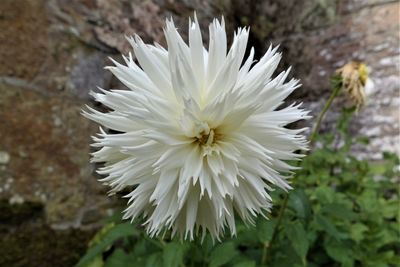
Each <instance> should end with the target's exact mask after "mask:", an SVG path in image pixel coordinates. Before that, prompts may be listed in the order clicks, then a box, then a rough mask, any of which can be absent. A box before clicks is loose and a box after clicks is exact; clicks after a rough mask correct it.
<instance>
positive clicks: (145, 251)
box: [77, 109, 400, 267]
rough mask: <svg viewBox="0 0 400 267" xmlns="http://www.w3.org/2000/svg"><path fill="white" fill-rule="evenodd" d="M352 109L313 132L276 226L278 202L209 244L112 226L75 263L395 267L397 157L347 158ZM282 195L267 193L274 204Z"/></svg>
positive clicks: (399, 248) (90, 266)
mask: <svg viewBox="0 0 400 267" xmlns="http://www.w3.org/2000/svg"><path fill="white" fill-rule="evenodd" d="M352 113H353V109H348V110H344V112H343V114H342V116H341V118H340V119H339V120H338V123H337V127H336V130H335V132H333V133H328V134H325V135H321V136H319V137H318V139H317V141H318V142H317V144H318V146H317V147H318V148H317V149H315V150H314V151H313V152H312V153H311V154H310V155H309V156H307V157H306V158H305V159H304V160H303V161H302V163H301V167H302V168H301V170H299V171H298V172H297V174H296V176H295V178H294V180H293V182H292V184H293V187H294V188H295V189H294V190H292V191H291V192H290V193H289V198H288V202H287V208H286V210H285V212H284V213H283V216H282V217H281V223H280V224H279V225H278V224H277V221H278V217H279V205H278V206H277V207H275V208H274V210H273V212H272V214H271V216H270V217H271V218H270V219H268V220H267V219H264V218H258V219H257V221H256V226H255V227H254V226H245V225H243V224H242V223H241V222H237V224H238V226H237V232H238V234H237V236H236V237H231V238H226V239H225V240H223V242H217V241H216V242H215V243H214V242H213V241H212V240H211V238H210V237H209V236H206V238H205V239H204V241H203V242H201V240H196V241H195V242H188V241H180V240H175V239H174V240H171V239H170V238H168V237H164V239H163V240H161V239H151V238H149V237H148V236H147V235H146V234H145V233H144V231H143V229H141V227H140V226H139V225H136V226H135V225H131V224H129V223H120V224H115V223H112V224H108V225H106V226H105V227H104V229H103V230H102V231H101V232H99V234H98V235H97V236H96V237H95V238H94V240H93V242H92V243H91V245H90V247H89V249H88V251H87V253H86V255H85V256H84V257H83V258H82V259H81V261H80V262H79V263H78V265H77V267H120V266H124V267H129V266H132V267H134V266H151V267H157V266H167V267H174V266H179V267H180V266H212V267H218V266H234V267H255V266H276V267H282V266H284V267H286V266H287V267H291V266H293V267H297V266H298V267H300V266H307V267H314V266H334V267H335V266H343V267H351V266H367V267H368V266H371V267H372V266H374V267H384V266H399V265H398V264H399V262H400V255H399V254H400V239H399V238H400V236H399V235H400V231H399V221H400V213H399V197H398V191H397V190H398V184H397V182H398V180H397V181H396V179H398V177H399V173H398V166H399V159H398V157H397V156H395V155H392V154H388V153H385V154H384V160H383V161H381V162H373V163H370V162H368V161H366V160H358V159H357V158H355V157H354V156H352V155H351V153H350V150H351V148H352V146H353V145H355V144H357V143H362V144H365V143H366V142H368V140H367V139H366V138H354V137H351V136H350V135H349V134H348V125H349V120H350V118H351V115H352ZM284 196H285V193H284V192H282V191H278V190H277V191H275V192H273V196H272V197H273V199H274V201H275V202H274V203H283V201H284V200H283V199H284ZM279 199H282V201H280V200H279ZM277 225H278V226H277ZM276 227H278V228H276ZM167 235H168V233H166V236H167ZM272 239H273V240H272Z"/></svg>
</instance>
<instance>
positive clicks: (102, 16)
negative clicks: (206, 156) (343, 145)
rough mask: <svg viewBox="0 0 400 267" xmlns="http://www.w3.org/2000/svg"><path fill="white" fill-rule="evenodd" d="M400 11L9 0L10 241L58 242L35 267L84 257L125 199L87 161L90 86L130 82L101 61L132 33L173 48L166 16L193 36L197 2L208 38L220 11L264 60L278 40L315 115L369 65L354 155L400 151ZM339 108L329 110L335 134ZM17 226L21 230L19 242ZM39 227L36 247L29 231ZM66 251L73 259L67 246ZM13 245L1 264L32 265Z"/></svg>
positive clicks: (2, 40) (5, 155)
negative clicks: (336, 80)
mask: <svg viewBox="0 0 400 267" xmlns="http://www.w3.org/2000/svg"><path fill="white" fill-rule="evenodd" d="M399 9H400V3H399V2H398V1H391V0H336V1H329V0H308V1H292V0H279V1H278V0H265V1H261V0H220V1H204V0H194V1H189V0H145V1H141V0H46V1H45V0H2V1H0V28H1V31H0V96H1V97H0V140H1V142H0V200H2V201H3V202H1V203H3V204H4V203H6V204H7V205H8V206H7V205H1V207H0V221H1V222H3V221H4V222H7V223H5V224H4V225H1V227H0V228H1V229H0V230H1V231H0V239H2V240H8V241H9V242H14V244H16V246H17V247H19V248H20V247H21V246H22V244H24V245H25V244H26V245H27V247H29V248H32V250H33V248H34V246H33V245H32V244H36V245H38V244H40V245H42V246H43V248H48V247H58V248H59V250H58V249H57V250H56V252H54V254H51V255H53V257H52V259H54V261H51V260H49V257H47V256H45V255H41V256H38V255H37V257H35V255H31V256H30V257H28V259H32V262H34V263H35V264H36V265H37V266H47V265H45V264H44V263H46V262H47V263H51V264H52V265H50V266H71V265H73V263H71V262H73V261H74V260H76V259H77V258H79V255H80V253H82V251H83V248H82V247H80V245H82V244H81V243H79V244H78V245H79V246H76V247H78V248H79V249H77V250H72V249H70V245H71V244H72V245H73V243H74V242H86V241H83V240H87V239H89V238H90V235H91V232H90V229H95V228H96V227H99V225H100V224H99V222H100V219H101V218H104V217H105V216H106V215H107V214H108V213H109V212H110V211H112V208H113V207H114V204H113V203H115V202H114V201H113V200H112V199H110V198H108V197H107V196H106V194H105V193H106V190H107V188H105V187H102V186H101V185H99V183H98V182H97V181H96V178H98V177H96V176H95V175H94V174H93V169H94V166H93V165H91V164H89V163H88V161H89V155H88V153H89V152H90V147H89V144H90V142H91V139H90V135H92V134H94V133H95V132H96V129H97V127H96V125H94V124H92V123H90V122H89V121H87V120H86V119H84V118H82V116H81V115H80V109H81V108H82V107H83V106H84V105H85V104H90V105H95V103H92V102H91V101H90V100H89V96H88V92H89V91H90V90H95V89H96V86H100V87H103V88H106V89H107V88H118V87H120V86H121V85H120V84H119V83H118V82H117V81H116V80H115V78H112V77H111V75H110V74H109V73H108V72H107V71H105V70H104V69H103V67H104V66H105V65H108V64H110V61H109V60H108V58H107V57H108V56H111V57H113V58H115V59H116V60H119V61H120V60H121V57H120V53H124V54H126V53H127V52H129V51H130V47H129V44H128V42H127V41H126V40H125V37H124V35H132V34H134V33H137V34H139V35H140V36H141V38H142V39H143V40H144V41H145V42H153V41H157V42H159V43H160V44H162V45H165V40H164V39H163V32H162V27H163V25H164V19H165V18H167V17H170V16H173V18H174V21H175V24H176V25H177V27H178V28H179V30H180V32H181V33H182V34H183V36H184V38H186V35H187V26H188V21H187V17H188V16H190V15H192V14H193V11H194V10H196V12H197V16H198V18H199V21H200V24H201V26H202V28H203V30H204V31H203V35H204V38H205V43H207V42H208V41H207V40H208V33H207V29H208V28H207V27H208V23H209V22H210V21H211V19H212V18H214V17H220V15H222V14H223V15H224V16H225V21H226V24H227V31H228V40H231V39H232V35H233V34H232V33H233V30H234V29H235V28H236V27H238V26H248V25H250V26H251V34H250V45H251V46H254V47H255V49H256V54H257V55H256V56H257V57H259V56H261V54H262V53H263V52H264V51H265V49H266V47H267V46H268V45H269V44H270V43H273V44H278V43H280V44H281V48H280V49H281V50H282V52H283V53H284V59H283V62H282V64H281V68H286V67H288V66H289V65H292V66H293V67H294V70H293V75H294V76H296V77H297V78H300V79H301V80H302V83H303V87H302V89H301V90H299V91H298V92H297V93H296V94H295V95H294V96H293V99H302V100H303V101H305V102H306V104H307V105H308V106H309V107H310V108H311V109H312V110H313V111H314V113H317V112H318V111H319V110H320V109H321V105H322V104H323V103H324V101H325V100H326V98H327V96H328V95H329V76H330V75H331V74H332V73H333V72H334V70H335V69H336V68H338V67H340V66H342V65H343V64H345V63H346V62H348V61H351V60H359V61H364V62H366V63H367V64H368V65H369V66H370V68H371V76H372V79H373V81H374V83H375V87H374V90H373V91H371V92H368V96H369V101H368V104H367V106H366V107H365V108H364V109H362V110H361V111H360V112H359V114H358V115H357V116H356V117H355V118H354V120H353V122H352V126H351V127H352V131H353V132H354V134H359V133H361V134H365V135H368V136H369V137H370V138H371V143H370V145H369V146H368V150H357V151H355V153H357V155H359V156H360V157H367V158H370V159H379V157H380V155H381V152H382V151H383V150H390V151H397V152H398V153H400V151H399V149H400V146H399V141H400V140H399V117H400V114H399V104H400V98H399V88H400V78H399V62H400V58H399V54H400V50H399V47H400V46H399V11H400V10H399ZM342 103H343V96H342V99H339V100H338V101H336V102H335V104H334V106H335V107H336V110H337V111H338V110H340V107H341V104H342ZM337 115H338V113H337V112H336V113H335V112H333V113H330V115H329V116H328V118H327V120H326V123H325V125H324V129H325V130H329V129H330V126H331V125H332V124H333V122H334V121H335V118H336V117H337ZM29 203H34V205H30V204H29ZM27 204H29V205H27ZM18 205H22V206H23V207H24V210H23V212H22V215H21V214H20V213H18V214H16V213H12V212H10V210H13V208H15V207H19V206H18ZM24 205H25V206H24ZM38 205H39V206H40V207H41V208H40V216H39V215H38V216H39V217H40V219H38V220H36V219H35V220H34V222H33V223H31V222H28V223H27V224H24V223H25V220H28V219H27V218H28V217H29V215H27V216H25V215H24V214H31V215H32V214H36V211H37V210H36V208H37V206H38ZM10 207H11V208H10ZM32 212H33V213H32ZM32 218H36V215H32ZM39 229H44V231H39ZM15 231H20V232H21V235H19V236H15V237H16V238H13V235H12V233H14V232H15ZM64 231H67V232H64ZM68 231H70V232H68ZM36 232H37V235H35V236H34V238H35V239H36V241H35V242H36V243H35V242H34V241H32V240H33V239H27V237H26V236H29V233H36ZM80 234H82V235H83V236H85V238H84V239H75V238H72V239H68V240H66V243H63V244H61V243H57V242H53V243H52V242H50V241H49V240H48V238H47V237H49V236H50V237H53V236H58V237H59V238H63V239H64V238H66V237H67V236H69V235H71V236H72V237H74V236H75V237H76V236H79V235H80ZM0 249H1V250H3V248H0ZM7 249H8V248H7ZM10 249H11V248H10ZM62 250H65V253H66V255H64V256H65V257H64V256H63V255H60V254H57V253H60V251H62ZM43 251H45V250H43ZM70 251H71V252H70ZM8 252H10V253H8ZM8 252H7V253H8V254H9V255H13V256H10V257H8V258H2V257H0V265H2V264H3V265H4V264H6V266H10V264H9V263H10V262H13V260H14V261H15V262H19V265H16V266H31V265H29V261H23V260H22V261H21V259H20V258H19V259H17V258H15V257H17V256H18V255H17V254H13V253H12V252H11V250H8ZM68 253H69V254H68ZM76 253H78V254H76ZM67 254H68V255H67ZM13 257H14V258H13ZM57 259H58V260H59V261H58V262H56V261H57ZM2 260H3V261H2Z"/></svg>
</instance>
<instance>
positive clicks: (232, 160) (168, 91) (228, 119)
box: [84, 17, 307, 239]
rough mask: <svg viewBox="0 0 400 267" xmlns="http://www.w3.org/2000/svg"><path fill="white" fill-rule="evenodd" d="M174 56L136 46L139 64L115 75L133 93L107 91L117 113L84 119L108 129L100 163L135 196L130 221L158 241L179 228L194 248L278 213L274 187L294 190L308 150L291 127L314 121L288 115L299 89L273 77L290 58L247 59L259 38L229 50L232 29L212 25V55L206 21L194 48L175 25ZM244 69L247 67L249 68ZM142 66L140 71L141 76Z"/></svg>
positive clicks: (293, 112)
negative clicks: (296, 163)
mask: <svg viewBox="0 0 400 267" xmlns="http://www.w3.org/2000/svg"><path fill="white" fill-rule="evenodd" d="M164 32H165V36H166V40H167V44H168V50H166V49H164V48H163V47H161V46H160V45H158V44H155V45H147V44H145V43H144V42H143V41H142V40H141V39H140V38H139V37H138V36H136V35H135V36H133V37H130V38H128V41H129V42H130V44H131V45H132V47H133V51H134V54H135V56H136V59H137V61H138V63H139V65H137V64H136V63H135V61H134V60H133V57H132V55H129V56H128V57H124V60H125V64H126V65H123V64H120V63H118V62H115V61H113V62H114V64H115V66H111V67H108V69H109V70H110V71H111V72H112V73H113V74H114V75H115V76H116V77H117V78H118V79H119V80H120V81H121V82H122V83H124V84H125V85H126V86H127V87H128V88H129V89H130V90H111V91H106V90H102V89H101V90H100V92H99V93H93V96H94V98H95V99H96V100H97V101H98V102H100V103H102V104H103V105H105V106H107V107H109V108H110V109H111V110H112V111H110V112H108V113H103V112H100V111H97V110H94V109H92V108H89V107H88V111H85V112H84V115H85V116H87V117H88V118H90V119H92V120H93V121H95V122H97V123H99V124H101V125H102V126H104V127H105V128H108V129H112V130H114V131H118V132H120V133H113V134H111V133H107V132H106V131H104V130H102V129H101V131H100V133H99V134H98V135H97V136H96V137H94V144H93V145H94V146H95V147H98V148H99V150H98V151H96V152H94V153H93V158H92V160H93V162H104V163H105V166H104V167H102V168H99V169H98V173H100V174H101V175H104V178H103V179H102V180H101V181H102V182H104V183H105V184H108V185H110V186H111V187H112V190H113V191H119V190H122V189H124V188H128V189H130V190H131V192H130V193H129V194H128V195H126V198H128V199H129V201H128V207H127V209H126V210H125V215H124V217H125V218H130V219H132V220H133V219H135V218H137V217H139V216H141V215H143V216H144V217H145V218H146V221H145V225H146V227H147V231H148V233H149V234H150V235H151V236H154V235H158V234H160V233H161V232H162V231H163V230H165V229H171V230H172V233H173V234H178V235H180V236H181V237H184V238H190V239H193V237H194V234H195V233H198V232H199V231H201V232H202V234H203V236H204V234H205V233H206V232H207V231H208V232H209V233H211V235H212V236H213V237H216V238H219V237H220V236H221V234H222V233H223V232H224V228H225V227H228V228H229V229H230V232H231V233H232V234H235V233H236V228H235V214H237V215H238V216H240V217H241V219H242V220H244V221H245V222H249V223H252V222H253V220H254V216H256V215H257V214H262V215H264V214H265V213H266V212H268V211H269V210H270V207H271V203H272V200H271V198H270V196H269V194H268V192H269V191H270V190H272V187H273V186H277V187H280V188H282V189H284V190H287V189H290V185H289V183H288V181H287V178H288V177H289V175H290V173H291V171H292V170H293V169H295V168H294V167H292V166H290V165H289V164H287V163H286V162H285V161H287V160H294V159H299V158H301V155H299V154H296V153H295V151H297V150H304V149H306V146H307V141H306V139H305V137H304V135H302V134H301V133H302V132H303V130H304V129H299V130H294V129H288V128H286V127H285V126H286V125H287V124H289V123H292V122H295V121H298V120H300V119H304V118H307V112H306V111H304V110H302V109H301V107H300V105H295V104H293V105H290V106H287V107H285V108H281V109H278V107H279V106H280V105H281V104H282V103H283V101H284V99H285V98H286V97H287V96H288V95H289V94H291V93H292V92H293V90H295V89H296V88H297V87H299V84H298V81H297V80H294V79H292V80H290V81H286V79H287V76H288V73H289V70H288V71H285V72H282V73H281V74H279V75H277V76H276V77H273V76H272V75H273V73H274V71H275V69H276V67H277V66H278V63H279V61H280V59H281V54H280V53H277V47H275V48H272V47H270V48H269V49H268V51H267V52H266V53H265V55H264V56H263V57H262V58H261V59H260V60H259V61H258V62H257V63H254V62H255V61H254V58H253V57H254V50H253V49H251V50H250V54H249V56H248V58H247V59H246V60H243V59H244V55H245V51H246V45H247V40H248V35H249V29H247V28H244V29H238V31H237V32H236V33H235V35H234V39H233V43H232V46H231V48H230V49H229V50H228V48H227V38H226V33H225V26H224V21H223V20H222V21H221V22H220V21H218V20H216V19H215V20H214V21H213V22H212V23H211V24H210V26H209V36H210V43H209V47H208V51H207V50H206V49H205V48H204V46H203V43H202V36H201V32H200V27H199V23H198V21H197V18H196V17H195V18H194V21H193V22H190V23H189V44H186V43H185V42H184V41H183V39H182V38H181V37H180V35H179V33H178V32H177V30H176V28H175V26H174V23H173V21H172V20H167V21H166V27H165V29H164ZM243 61H244V63H243ZM139 66H140V67H139Z"/></svg>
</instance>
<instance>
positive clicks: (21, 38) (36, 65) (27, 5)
mask: <svg viewBox="0 0 400 267" xmlns="http://www.w3.org/2000/svg"><path fill="white" fill-rule="evenodd" d="M0 6H1V8H0V29H1V31H0V44H1V45H0V48H1V49H0V76H4V75H7V76H15V77H20V78H24V79H27V80H31V79H33V78H34V77H35V76H36V74H37V72H38V71H39V69H40V67H41V64H42V63H43V60H44V56H45V55H46V49H47V32H46V31H47V20H46V11H45V8H44V6H45V4H44V1H38V0H27V1H26V0H2V1H1V4H0ZM32 51H35V53H32Z"/></svg>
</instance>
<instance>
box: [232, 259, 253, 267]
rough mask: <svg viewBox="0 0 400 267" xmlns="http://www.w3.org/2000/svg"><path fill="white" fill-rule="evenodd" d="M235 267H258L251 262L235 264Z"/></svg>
mask: <svg viewBox="0 0 400 267" xmlns="http://www.w3.org/2000/svg"><path fill="white" fill-rule="evenodd" d="M233 267H256V262H255V261H251V260H246V261H241V262H238V263H236V264H234V265H233Z"/></svg>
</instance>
